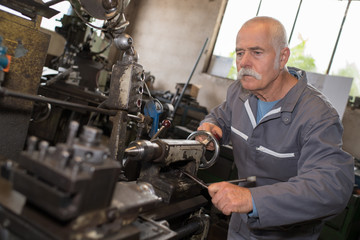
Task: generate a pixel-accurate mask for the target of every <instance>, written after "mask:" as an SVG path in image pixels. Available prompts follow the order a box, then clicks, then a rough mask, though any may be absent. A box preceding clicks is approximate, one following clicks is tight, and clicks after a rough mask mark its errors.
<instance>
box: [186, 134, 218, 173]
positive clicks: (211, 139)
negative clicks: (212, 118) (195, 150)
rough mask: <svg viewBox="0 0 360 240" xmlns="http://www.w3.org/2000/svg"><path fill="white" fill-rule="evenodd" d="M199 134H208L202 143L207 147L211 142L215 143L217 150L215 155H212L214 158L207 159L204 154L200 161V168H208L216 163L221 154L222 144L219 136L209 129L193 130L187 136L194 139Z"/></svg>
mask: <svg viewBox="0 0 360 240" xmlns="http://www.w3.org/2000/svg"><path fill="white" fill-rule="evenodd" d="M197 136H207V138H206V139H204V140H203V141H201V142H200V143H202V144H204V145H205V147H206V146H207V145H208V144H210V143H211V142H213V143H214V148H215V150H214V155H213V156H212V158H211V159H210V160H207V159H206V158H205V156H204V157H203V158H202V159H201V162H200V166H199V169H206V168H209V167H211V166H212V165H214V163H215V162H216V159H217V157H218V156H219V152H220V145H219V142H218V139H217V137H215V136H214V135H213V134H211V133H210V132H208V131H196V132H193V133H191V134H190V135H189V136H188V137H187V139H188V140H193V139H195V137H197Z"/></svg>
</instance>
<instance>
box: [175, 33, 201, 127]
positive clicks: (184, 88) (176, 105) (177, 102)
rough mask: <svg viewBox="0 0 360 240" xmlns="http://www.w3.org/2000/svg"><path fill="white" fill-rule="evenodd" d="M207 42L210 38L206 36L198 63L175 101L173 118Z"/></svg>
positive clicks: (197, 61)
mask: <svg viewBox="0 0 360 240" xmlns="http://www.w3.org/2000/svg"><path fill="white" fill-rule="evenodd" d="M207 42H208V38H206V40H205V42H204V45H203V47H202V49H201V51H200V54H199V56H198V59H197V60H196V63H195V65H194V67H193V70H192V71H191V74H190V76H189V78H188V80H187V82H186V83H185V85H184V87H183V89H182V91H181V94H180V96H179V99H178V100H177V101H176V103H175V106H174V111H173V113H172V114H171V120H173V119H174V117H175V113H176V110H177V109H178V107H179V105H180V102H181V99H182V97H183V96H184V93H185V90H186V88H187V86H188V85H189V82H190V80H191V78H192V75H193V74H194V72H195V69H196V66H197V65H198V63H199V61H200V58H201V55H202V54H203V52H204V50H205V46H206V44H207Z"/></svg>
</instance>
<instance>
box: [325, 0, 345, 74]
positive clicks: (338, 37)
mask: <svg viewBox="0 0 360 240" xmlns="http://www.w3.org/2000/svg"><path fill="white" fill-rule="evenodd" d="M350 3H351V0H349V1H348V4H347V6H346V10H345V14H344V17H343V20H342V23H341V26H340V30H339V33H338V36H337V39H336V43H335V46H334V50H333V52H332V54H331V58H330V62H329V66H328V68H327V70H326V74H329V72H330V68H331V65H332V62H333V59H334V56H335V52H336V49H337V45H338V43H339V39H340V36H341V32H342V28H343V26H344V23H345V20H346V16H347V13H348V10H349V7H350Z"/></svg>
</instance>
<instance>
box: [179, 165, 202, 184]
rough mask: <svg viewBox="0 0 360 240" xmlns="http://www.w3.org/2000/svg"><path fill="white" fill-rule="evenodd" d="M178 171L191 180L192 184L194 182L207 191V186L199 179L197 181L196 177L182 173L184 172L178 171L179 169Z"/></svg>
mask: <svg viewBox="0 0 360 240" xmlns="http://www.w3.org/2000/svg"><path fill="white" fill-rule="evenodd" d="M179 170H180V172H182V173H183V174H185V175H186V176H188V177H189V178H191V179H192V180H193V181H194V182H196V183H197V184H199V185H200V186H202V187H204V188H206V189H208V186H207V185H206V184H205V183H203V182H202V181H201V180H200V179H198V178H197V177H195V176H193V175H191V174H190V173H188V172H186V171H184V170H182V169H180V168H179Z"/></svg>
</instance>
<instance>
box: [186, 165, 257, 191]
mask: <svg viewBox="0 0 360 240" xmlns="http://www.w3.org/2000/svg"><path fill="white" fill-rule="evenodd" d="M179 170H180V172H182V173H183V174H185V175H186V176H188V177H189V178H191V179H192V180H193V181H194V182H196V183H197V184H199V185H200V186H202V187H204V188H206V189H208V186H209V185H210V184H212V183H204V182H203V181H201V180H200V179H199V178H197V177H195V176H193V175H191V174H190V173H188V172H186V171H184V170H182V169H179ZM225 182H228V183H234V184H236V183H239V182H256V176H251V177H247V178H240V179H234V180H229V181H225Z"/></svg>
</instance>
